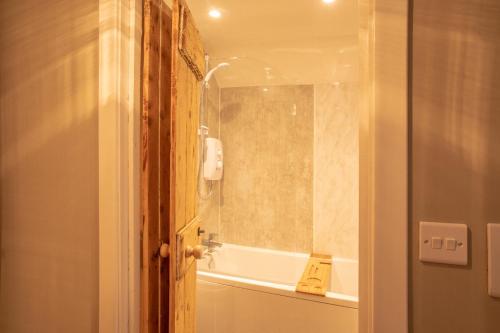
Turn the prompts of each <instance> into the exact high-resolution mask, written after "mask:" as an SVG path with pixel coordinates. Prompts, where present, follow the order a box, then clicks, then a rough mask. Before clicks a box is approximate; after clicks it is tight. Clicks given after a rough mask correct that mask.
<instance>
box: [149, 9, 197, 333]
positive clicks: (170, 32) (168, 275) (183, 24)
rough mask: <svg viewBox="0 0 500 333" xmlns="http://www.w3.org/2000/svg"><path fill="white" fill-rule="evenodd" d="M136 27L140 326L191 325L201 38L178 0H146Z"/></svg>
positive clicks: (181, 328)
mask: <svg viewBox="0 0 500 333" xmlns="http://www.w3.org/2000/svg"><path fill="white" fill-rule="evenodd" d="M143 31H144V38H143V72H142V95H143V105H142V109H143V110H142V124H141V136H142V146H141V157H142V170H141V171H142V172H141V205H142V228H141V242H142V253H141V332H171V333H194V332H195V327H196V325H195V324H196V323H195V293H196V260H195V257H200V255H201V248H200V247H199V244H200V237H199V225H200V221H199V220H198V218H197V211H196V210H197V209H196V207H197V173H198V162H199V161H198V127H199V125H198V121H199V105H200V89H201V83H200V80H201V79H202V78H203V76H204V73H205V68H204V52H203V46H202V44H201V39H200V36H199V34H198V31H197V30H196V27H195V25H194V22H193V18H192V16H191V13H190V11H189V9H188V8H187V6H186V5H185V3H184V2H180V1H177V0H175V1H174V3H173V7H172V10H171V9H169V8H168V7H167V6H166V4H165V3H164V2H163V1H162V0H145V1H144V29H143ZM160 249H161V251H160Z"/></svg>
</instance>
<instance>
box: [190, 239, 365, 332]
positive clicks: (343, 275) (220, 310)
mask: <svg viewBox="0 0 500 333" xmlns="http://www.w3.org/2000/svg"><path fill="white" fill-rule="evenodd" d="M308 257H309V256H308V255H307V254H302V253H292V252H283V251H274V250H266V249H259V248H252V247H245V246H238V245H232V244H224V246H223V247H222V248H220V249H217V252H216V253H215V254H214V255H213V256H212V257H211V258H210V257H206V258H205V259H203V260H201V261H199V263H198V284H197V285H198V290H197V322H198V330H197V331H198V333H281V332H286V333H308V332H311V333H313V332H314V333H327V332H332V333H333V332H335V333H356V332H357V331H358V329H357V327H358V297H357V296H358V291H357V289H358V263H357V261H355V260H349V259H341V258H333V265H332V275H331V286H330V291H329V292H328V293H327V295H326V296H325V297H321V296H314V295H308V294H303V293H297V292H295V285H296V283H297V281H298V280H299V279H300V277H301V275H302V272H303V270H304V268H305V265H306V263H307V259H308Z"/></svg>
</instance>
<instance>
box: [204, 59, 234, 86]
mask: <svg viewBox="0 0 500 333" xmlns="http://www.w3.org/2000/svg"><path fill="white" fill-rule="evenodd" d="M227 66H229V63H227V62H221V63H220V64H218V65H217V66H215V67H214V68H212V69H211V70H209V71H208V73H207V75H205V78H204V79H203V83H207V82H208V81H210V79H211V78H212V75H213V74H214V73H215V71H216V70H218V69H219V68H222V67H227Z"/></svg>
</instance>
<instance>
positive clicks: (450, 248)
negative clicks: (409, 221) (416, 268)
mask: <svg viewBox="0 0 500 333" xmlns="http://www.w3.org/2000/svg"><path fill="white" fill-rule="evenodd" d="M439 243H441V244H442V246H436V244H439ZM433 244H434V246H433ZM419 245H420V246H419V248H420V253H419V259H420V261H425V262H435V263H441V264H451V265H467V262H468V260H467V259H468V258H467V255H468V252H467V251H468V250H467V247H468V245H467V225H466V224H456V223H437V222H420V239H419Z"/></svg>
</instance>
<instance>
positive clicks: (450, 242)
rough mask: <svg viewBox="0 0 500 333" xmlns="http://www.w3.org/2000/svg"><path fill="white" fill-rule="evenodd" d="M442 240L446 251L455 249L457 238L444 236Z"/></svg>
mask: <svg viewBox="0 0 500 333" xmlns="http://www.w3.org/2000/svg"><path fill="white" fill-rule="evenodd" d="M444 242H445V244H446V249H447V250H448V251H455V250H456V249H457V240H456V239H455V238H446V239H445V240H444Z"/></svg>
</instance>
